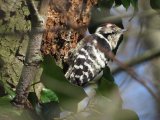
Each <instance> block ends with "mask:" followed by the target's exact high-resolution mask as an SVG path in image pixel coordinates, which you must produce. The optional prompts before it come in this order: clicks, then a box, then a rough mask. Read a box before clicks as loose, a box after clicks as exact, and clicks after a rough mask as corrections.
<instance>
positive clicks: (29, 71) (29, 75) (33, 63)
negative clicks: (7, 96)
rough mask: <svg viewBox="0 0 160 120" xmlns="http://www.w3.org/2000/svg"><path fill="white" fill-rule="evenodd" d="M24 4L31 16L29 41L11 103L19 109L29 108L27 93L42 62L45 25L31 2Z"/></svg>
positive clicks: (31, 0)
mask: <svg viewBox="0 0 160 120" xmlns="http://www.w3.org/2000/svg"><path fill="white" fill-rule="evenodd" d="M26 3H27V5H28V8H29V11H30V14H31V33H30V40H29V44H28V49H27V53H26V58H25V61H24V66H23V69H22V73H21V76H20V80H19V83H18V85H17V89H16V96H15V98H14V100H13V101H12V103H13V104H14V105H15V106H17V107H21V108H23V107H27V108H28V107H29V108H31V105H30V103H29V102H28V100H27V97H28V92H29V86H30V84H31V82H32V80H34V78H35V76H36V73H37V70H38V68H39V65H40V63H41V61H42V57H41V52H40V48H41V42H42V37H43V34H42V33H43V32H42V31H43V30H44V25H45V21H44V19H43V17H42V16H41V15H40V14H39V13H38V9H37V8H36V6H35V4H34V2H33V0H26Z"/></svg>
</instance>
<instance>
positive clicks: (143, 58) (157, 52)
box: [111, 49, 160, 75]
mask: <svg viewBox="0 0 160 120" xmlns="http://www.w3.org/2000/svg"><path fill="white" fill-rule="evenodd" d="M159 56H160V49H152V50H148V51H146V52H145V53H143V55H139V56H137V57H136V58H132V59H131V60H129V61H126V62H125V64H126V65H127V66H128V67H132V66H134V65H138V64H141V63H144V62H147V61H149V60H152V59H154V58H157V57H159ZM123 70H124V69H123V68H122V67H120V66H119V67H117V68H113V69H112V70H111V71H112V74H114V75H115V74H117V73H119V72H121V71H123Z"/></svg>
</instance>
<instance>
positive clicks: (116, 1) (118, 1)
mask: <svg viewBox="0 0 160 120" xmlns="http://www.w3.org/2000/svg"><path fill="white" fill-rule="evenodd" d="M114 2H115V6H116V7H118V6H120V5H122V1H121V0H115V1H114Z"/></svg>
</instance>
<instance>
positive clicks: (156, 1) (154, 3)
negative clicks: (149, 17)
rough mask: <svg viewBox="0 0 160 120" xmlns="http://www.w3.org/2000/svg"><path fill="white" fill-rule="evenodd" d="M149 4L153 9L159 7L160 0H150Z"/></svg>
mask: <svg viewBox="0 0 160 120" xmlns="http://www.w3.org/2000/svg"><path fill="white" fill-rule="evenodd" d="M150 4H151V7H152V8H153V9H155V10H158V9H160V0H150Z"/></svg>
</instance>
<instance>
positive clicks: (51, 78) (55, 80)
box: [41, 56, 86, 110]
mask: <svg viewBox="0 0 160 120" xmlns="http://www.w3.org/2000/svg"><path fill="white" fill-rule="evenodd" d="M41 81H42V83H43V84H44V85H45V87H46V88H49V89H50V90H52V91H54V92H55V94H56V95H57V97H58V100H59V103H60V105H61V106H62V107H63V108H65V109H68V110H72V109H76V108H75V106H76V105H77V103H78V102H79V101H81V100H82V99H83V98H84V97H86V93H85V92H84V90H83V88H82V87H79V86H76V85H73V84H71V83H69V81H68V80H67V79H66V78H65V76H64V73H63V72H62V69H61V68H60V67H58V66H57V65H56V63H55V61H54V59H53V57H51V56H45V58H44V61H43V73H42V76H41Z"/></svg>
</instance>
